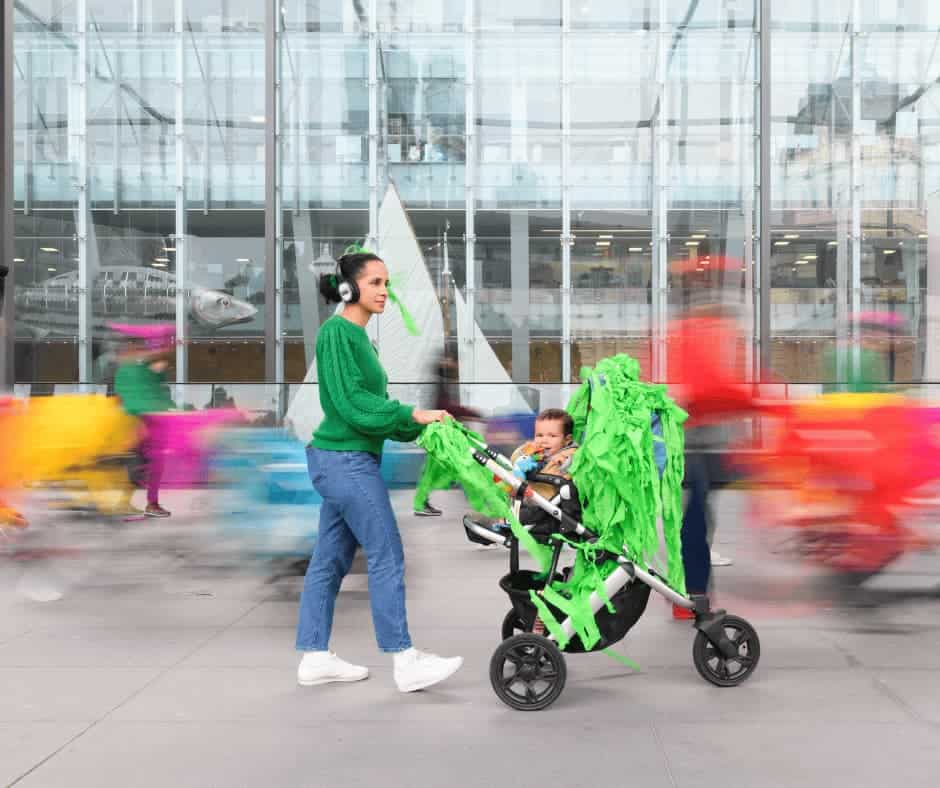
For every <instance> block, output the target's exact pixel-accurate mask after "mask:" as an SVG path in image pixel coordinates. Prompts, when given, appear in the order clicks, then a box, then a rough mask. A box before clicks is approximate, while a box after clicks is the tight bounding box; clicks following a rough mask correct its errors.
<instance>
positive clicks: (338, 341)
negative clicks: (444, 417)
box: [311, 315, 423, 455]
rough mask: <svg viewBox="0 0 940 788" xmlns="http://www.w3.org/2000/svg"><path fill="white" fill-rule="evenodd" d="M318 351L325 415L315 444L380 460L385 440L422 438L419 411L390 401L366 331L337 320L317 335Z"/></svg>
mask: <svg viewBox="0 0 940 788" xmlns="http://www.w3.org/2000/svg"><path fill="white" fill-rule="evenodd" d="M316 352H317V379H318V381H319V385H320V405H321V407H322V408H323V414H324V415H323V421H321V422H320V426H319V427H317V429H316V430H315V431H314V433H313V441H312V443H311V445H313V446H315V447H316V448H318V449H327V450H329V451H367V452H370V453H372V454H377V455H380V454H381V453H382V445H383V444H384V443H385V440H386V438H389V439H391V440H396V441H403V442H407V441H413V440H414V439H415V438H417V437H418V435H420V434H421V430H422V429H423V427H422V426H421V425H420V424H417V423H416V422H415V421H414V419H413V418H412V416H411V414H412V412H413V411H414V407H413V406H411V405H402V404H401V403H400V402H398V401H397V400H393V399H389V398H388V376H387V375H386V374H385V370H384V369H382V365H381V364H380V363H379V357H378V354H377V353H376V352H375V348H373V347H372V343H371V342H370V341H369V335H368V334H366V330H365V329H364V328H362V326H358V325H356V324H355V323H352V322H350V321H349V320H346V318H344V317H341V316H340V315H334V316H333V317H331V318H330V319H329V320H327V321H326V322H325V323H324V324H323V327H322V328H321V329H320V332H319V334H318V335H317V351H316Z"/></svg>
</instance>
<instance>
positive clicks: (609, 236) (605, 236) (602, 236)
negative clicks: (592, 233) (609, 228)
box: [597, 235, 614, 238]
mask: <svg viewBox="0 0 940 788" xmlns="http://www.w3.org/2000/svg"><path fill="white" fill-rule="evenodd" d="M597 237H598V238H613V237H614V236H612V235H599V236H597Z"/></svg>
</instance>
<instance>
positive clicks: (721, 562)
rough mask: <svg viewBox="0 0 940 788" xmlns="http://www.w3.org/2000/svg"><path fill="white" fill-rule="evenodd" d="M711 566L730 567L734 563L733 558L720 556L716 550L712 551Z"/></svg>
mask: <svg viewBox="0 0 940 788" xmlns="http://www.w3.org/2000/svg"><path fill="white" fill-rule="evenodd" d="M711 553H712V566H731V565H732V564H733V563H734V559H733V558H728V557H727V556H725V555H722V554H721V553H719V552H718V551H717V550H712V551H711Z"/></svg>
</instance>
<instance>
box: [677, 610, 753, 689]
mask: <svg viewBox="0 0 940 788" xmlns="http://www.w3.org/2000/svg"><path fill="white" fill-rule="evenodd" d="M722 624H723V626H724V631H725V636H726V637H727V638H728V639H729V640H730V641H731V642H732V644H733V645H734V646H735V648H736V652H737V653H736V654H734V655H732V656H729V657H726V656H725V655H724V654H722V653H721V652H720V651H719V650H718V649H717V648H716V647H715V644H714V643H712V642H711V641H710V640H709V639H708V637H707V636H706V635H705V633H704V632H698V633H697V634H696V636H695V643H694V645H693V646H692V661H693V662H694V663H695V669H696V670H697V671H698V672H699V675H700V676H701V677H702V678H703V679H705V681H708V682H711V683H712V684H715V685H716V686H718V687H736V686H737V685H738V684H740V683H741V682H743V681H744V680H745V679H746V678H747V677H748V676H750V675H751V673H753V672H754V669H755V668H756V667H757V663H758V661H759V660H760V640H759V639H758V637H757V631H756V630H755V629H754V627H752V626H751V625H750V624H749V623H748V622H747V621H745V620H744V619H743V618H738V617H737V616H725V618H724V621H723V622H722Z"/></svg>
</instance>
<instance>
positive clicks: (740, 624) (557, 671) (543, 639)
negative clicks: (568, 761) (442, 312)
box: [465, 445, 760, 711]
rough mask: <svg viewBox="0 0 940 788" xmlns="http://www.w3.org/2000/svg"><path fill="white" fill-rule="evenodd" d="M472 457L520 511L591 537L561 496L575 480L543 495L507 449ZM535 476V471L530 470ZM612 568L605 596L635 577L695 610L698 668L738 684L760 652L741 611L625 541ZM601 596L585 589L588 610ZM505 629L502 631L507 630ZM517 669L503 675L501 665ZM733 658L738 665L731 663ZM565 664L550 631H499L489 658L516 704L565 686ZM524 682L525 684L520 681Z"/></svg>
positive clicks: (534, 706) (571, 632) (558, 547)
mask: <svg viewBox="0 0 940 788" xmlns="http://www.w3.org/2000/svg"><path fill="white" fill-rule="evenodd" d="M470 452H471V454H472V455H473V459H474V460H475V461H476V462H477V463H479V464H480V465H482V466H483V467H484V468H486V469H487V470H488V471H489V472H490V473H492V474H493V475H494V476H496V477H497V478H498V479H500V480H501V481H502V482H504V483H505V484H507V485H508V486H509V487H510V488H511V490H512V499H513V503H514V510H515V512H516V514H518V511H519V507H520V505H521V503H522V502H523V501H525V502H526V503H528V504H534V505H535V506H537V507H538V508H539V509H541V510H542V511H543V512H545V513H547V514H548V515H549V516H550V517H552V518H553V519H554V520H555V521H556V522H557V523H558V525H559V528H558V533H559V534H561V535H562V536H577V537H580V538H582V539H585V540H588V541H590V540H593V539H596V538H597V537H596V535H595V534H594V533H593V532H591V531H590V530H589V529H588V528H586V527H585V526H584V525H583V524H582V523H580V522H578V521H577V520H575V519H574V518H573V517H571V516H569V515H568V514H566V513H565V512H564V511H563V510H562V507H561V503H562V502H563V501H565V500H570V496H571V495H572V494H574V493H573V491H572V488H571V487H570V486H568V485H564V486H562V487H561V488H560V490H559V492H558V495H557V496H555V497H554V498H553V499H552V500H549V499H547V498H545V497H544V496H542V495H540V494H539V493H538V492H536V491H535V490H534V489H532V487H531V486H530V482H529V481H528V480H523V479H520V478H518V477H517V476H515V475H514V474H513V473H512V471H511V468H512V463H511V462H510V460H509V459H508V458H507V457H505V456H504V455H502V454H500V453H499V452H498V451H496V450H494V449H492V448H490V447H489V446H486V445H479V446H477V447H476V448H471V449H470ZM532 481H534V482H538V481H539V477H538V475H537V474H536V475H534V476H533V477H532ZM465 527H466V528H467V529H468V530H471V531H473V533H474V534H475V535H476V536H477V537H479V538H482V539H485V540H487V541H489V542H493V543H495V544H501V545H503V546H505V547H512V546H513V545H514V542H515V537H513V536H512V535H504V534H499V533H496V532H494V531H491V530H489V529H487V528H485V527H483V526H480V525H476V524H473V523H467V522H465ZM549 539H550V541H553V542H554V550H553V553H552V563H551V567H550V568H549V570H548V572H547V575H546V577H547V578H553V577H555V576H556V572H557V569H558V562H559V558H560V555H561V551H562V548H563V547H564V545H565V543H564V541H562V540H561V539H553V538H551V537H549ZM616 561H617V564H618V566H617V568H616V569H615V570H614V571H613V572H612V573H611V574H610V575H609V576H608V578H607V579H606V581H605V583H604V590H605V594H606V599H611V598H613V597H614V595H615V594H617V593H618V592H620V591H622V590H623V589H624V588H626V587H627V586H628V585H630V584H632V583H634V582H635V581H637V580H639V581H641V582H642V583H644V584H645V585H647V586H649V588H650V589H651V590H653V591H656V592H657V593H658V594H660V595H661V596H663V597H665V598H666V599H668V600H669V601H670V602H671V603H672V604H674V605H677V606H679V607H682V608H684V609H686V610H689V611H691V612H692V613H693V614H694V627H695V629H696V630H697V634H696V639H695V643H694V646H693V662H694V664H695V667H696V669H697V670H698V672H699V674H700V675H701V676H702V677H703V678H704V679H705V680H706V681H709V682H711V683H712V684H716V685H718V686H723V687H727V686H736V685H738V684H740V683H741V682H743V681H744V680H745V679H747V678H748V677H749V676H750V675H751V673H753V671H754V669H755V668H756V667H757V662H758V660H759V659H760V642H759V639H758V637H757V632H756V631H755V630H754V628H753V627H752V626H751V625H750V624H749V623H748V622H747V621H745V620H744V619H742V618H738V617H736V616H730V615H728V614H727V613H726V612H725V611H724V610H712V609H711V608H710V607H709V603H708V598H707V596H705V595H693V596H692V597H687V596H684V595H683V594H680V593H678V592H677V591H675V590H674V589H673V588H671V587H670V586H669V585H668V584H667V583H666V582H665V580H664V579H663V578H662V577H661V576H660V575H659V574H657V573H656V572H655V571H654V570H653V569H651V568H648V567H647V568H646V569H643V568H641V567H639V566H637V565H636V563H635V562H634V561H632V560H631V559H630V558H629V551H628V549H627V548H626V546H624V547H623V548H622V550H621V552H620V555H618V556H616ZM514 572H518V550H517V549H516V550H514V551H513V560H512V566H511V573H510V576H512V573H514ZM606 599H605V598H604V597H603V596H602V595H601V594H599V593H598V592H596V591H595V592H593V593H592V594H591V597H590V608H591V612H592V613H594V614H595V615H597V614H598V612H600V611H601V609H602V608H604V607H605V605H606ZM559 623H560V624H561V628H562V630H563V632H564V633H565V635H566V637H568V638H569V639H570V638H572V637H574V636H575V629H574V625H573V623H572V621H571V619H570V618H565V619H563V620H562V621H560V622H559ZM506 634H507V633H506V632H504V637H506ZM509 665H511V666H512V668H514V669H515V672H512V668H511V670H510V673H509V674H508V675H507V672H506V667H507V666H509ZM731 666H735V667H734V668H732V667H731ZM565 676H566V668H565V663H564V657H563V656H562V653H561V650H560V649H559V648H558V641H557V639H556V638H555V637H554V636H553V635H551V634H544V635H543V634H538V633H534V632H522V633H521V634H518V635H513V636H511V637H508V638H506V639H504V641H503V643H502V644H501V645H500V646H499V648H497V650H496V653H495V654H494V655H493V659H492V660H491V663H490V678H491V682H492V684H493V688H494V690H495V691H496V694H497V695H498V696H499V697H500V699H501V700H502V701H503V702H504V703H506V704H507V705H509V706H511V707H512V708H515V709H518V710H521V711H537V710H540V709H543V708H546V707H547V706H548V705H550V704H551V703H553V702H554V701H555V700H556V699H557V697H558V696H559V695H560V694H561V691H562V689H563V688H564V682H565ZM519 686H523V687H524V692H520V691H519V690H518V689H517V687H519Z"/></svg>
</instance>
